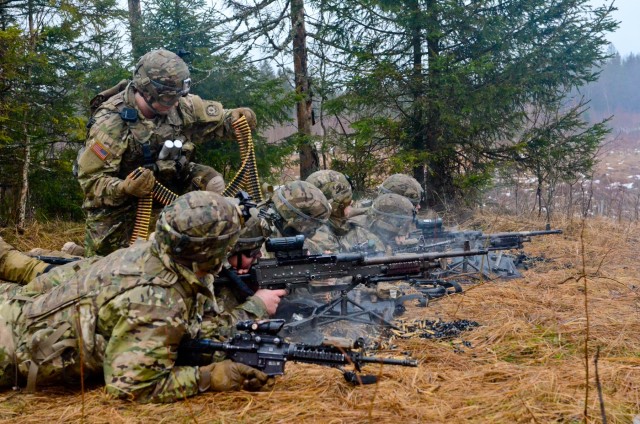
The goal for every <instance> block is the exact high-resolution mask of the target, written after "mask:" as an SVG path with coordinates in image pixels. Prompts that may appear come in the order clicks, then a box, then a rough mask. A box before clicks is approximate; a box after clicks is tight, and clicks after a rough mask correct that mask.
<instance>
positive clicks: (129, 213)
mask: <svg viewBox="0 0 640 424" xmlns="http://www.w3.org/2000/svg"><path fill="white" fill-rule="evenodd" d="M190 84H191V79H190V78H189V69H188V67H187V65H186V63H185V62H184V61H183V60H182V59H181V58H180V57H178V56H177V55H175V54H173V53H171V52H169V51H167V50H163V49H160V50H153V51H151V52H149V53H147V54H145V55H144V56H142V57H141V58H140V60H139V62H138V64H137V65H136V68H135V71H134V74H133V81H131V82H128V83H126V81H125V82H122V83H121V84H120V85H119V86H118V87H114V89H112V90H107V91H106V92H104V93H101V95H99V96H98V97H97V99H94V100H95V103H94V106H97V105H98V104H99V106H97V107H96V110H95V113H94V114H93V116H92V118H91V120H90V122H89V127H90V129H89V134H88V138H87V142H86V146H85V149H84V150H83V151H81V152H80V153H79V156H78V181H79V182H80V186H81V188H82V190H83V192H84V195H85V198H84V202H83V209H84V210H85V211H86V213H87V220H86V236H85V244H86V246H85V247H86V249H87V251H86V255H87V256H92V255H96V254H97V255H107V254H109V253H111V252H112V251H114V250H116V249H118V248H121V247H125V246H127V245H128V243H129V239H130V238H131V235H132V232H133V226H134V221H135V211H136V205H137V199H138V198H140V197H145V196H148V195H149V194H150V193H151V190H152V189H153V185H154V182H155V180H156V179H157V180H158V181H159V182H160V183H162V184H163V185H164V186H166V187H167V188H169V189H170V190H172V191H174V192H176V193H178V194H181V193H185V192H187V191H191V190H195V189H198V190H209V191H214V192H218V193H221V192H222V191H223V190H224V181H223V179H222V176H221V175H220V174H219V173H218V172H217V171H215V170H214V169H213V168H211V167H208V166H204V165H199V164H196V163H193V162H192V161H191V160H192V157H193V151H194V145H195V144H196V143H199V142H201V141H203V140H204V139H205V138H211V137H218V138H231V135H232V128H231V123H232V122H233V121H235V120H236V119H238V118H240V117H241V116H245V117H246V118H247V121H248V123H249V125H250V126H251V127H252V128H255V126H256V118H255V114H254V113H253V111H251V109H247V108H239V109H232V110H224V109H223V108H222V105H221V104H220V103H218V102H214V101H208V100H203V99H201V98H200V97H198V96H196V95H191V94H188V92H189V89H190ZM118 90H122V91H118ZM114 93H115V94H114ZM109 96H110V97H109ZM106 97H108V98H106ZM105 98H106V99H105ZM166 140H171V141H174V140H180V141H181V142H182V151H181V153H180V154H179V155H178V156H177V157H175V158H173V157H171V158H166V159H163V160H160V159H159V157H158V156H159V153H160V151H161V148H162V146H163V145H164V143H165V141H166ZM139 167H144V168H145V169H144V171H143V172H142V173H141V174H139V173H134V172H133V171H135V170H136V169H137V168H139ZM152 170H153V171H152Z"/></svg>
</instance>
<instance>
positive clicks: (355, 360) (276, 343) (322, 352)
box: [177, 319, 418, 384]
mask: <svg viewBox="0 0 640 424" xmlns="http://www.w3.org/2000/svg"><path fill="white" fill-rule="evenodd" d="M283 326H284V320H281V319H280V320H265V321H240V322H238V323H237V325H236V328H237V330H238V333H236V334H235V335H234V336H233V338H231V340H230V341H228V342H216V341H213V340H209V339H186V340H183V341H182V342H181V343H180V346H179V348H178V361H177V364H178V365H192V366H193V365H206V364H209V363H211V359H212V356H213V354H215V353H216V352H223V353H224V354H225V356H226V357H227V358H228V359H231V360H232V361H234V362H239V363H242V364H245V365H248V366H250V367H253V368H256V369H258V370H260V371H262V372H264V373H265V374H267V375H269V376H276V375H282V374H284V367H285V364H286V363H287V362H289V361H293V362H303V363H307V364H317V365H323V366H328V367H333V368H338V369H341V367H343V366H345V365H350V364H352V365H353V366H354V368H355V370H356V371H357V372H360V371H361V369H362V366H363V365H364V364H367V363H369V364H385V365H399V366H405V367H417V366H418V363H417V362H416V361H415V360H414V359H410V358H404V359H393V358H381V357H376V356H366V355H365V354H364V353H363V351H362V350H361V349H360V350H356V349H359V348H362V344H363V342H362V340H358V341H356V342H355V343H352V344H351V346H335V345H307V344H297V343H287V342H285V341H284V339H283V338H282V337H280V336H278V333H279V332H280V330H282V327H283ZM342 371H343V373H344V377H345V379H346V380H347V381H349V382H351V383H363V384H367V383H373V382H375V380H373V381H371V378H372V376H359V375H357V374H355V373H353V372H345V371H344V370H342Z"/></svg>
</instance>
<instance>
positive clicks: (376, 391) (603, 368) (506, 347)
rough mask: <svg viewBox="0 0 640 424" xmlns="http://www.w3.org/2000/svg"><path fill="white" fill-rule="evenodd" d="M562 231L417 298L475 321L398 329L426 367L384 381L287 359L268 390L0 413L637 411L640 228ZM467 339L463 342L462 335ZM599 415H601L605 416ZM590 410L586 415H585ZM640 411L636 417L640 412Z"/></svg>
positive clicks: (217, 415) (191, 417)
mask: <svg viewBox="0 0 640 424" xmlns="http://www.w3.org/2000/svg"><path fill="white" fill-rule="evenodd" d="M474 224H483V228H484V230H485V231H486V232H495V231H525V230H533V229H540V228H542V227H543V225H542V224H541V223H540V222H535V221H532V220H525V219H515V218H510V217H496V216H478V217H476V218H475V220H474V221H473V222H470V223H469V225H474ZM554 227H556V228H561V229H563V230H564V234H563V235H560V236H548V237H539V238H537V239H535V240H534V241H533V242H532V243H531V244H528V245H527V247H526V251H527V253H529V254H530V255H533V256H544V257H545V258H547V259H549V261H548V262H542V263H539V264H538V265H536V267H535V268H533V269H530V270H528V271H524V272H523V273H524V278H521V279H516V280H508V281H490V282H480V283H478V284H476V285H473V286H470V285H466V286H465V289H466V290H465V292H464V293H463V294H459V295H453V296H449V297H446V298H442V299H441V300H438V301H435V302H431V303H430V304H429V306H428V307H427V308H419V307H417V306H411V305H410V306H409V307H408V310H407V312H406V313H405V314H404V316H402V319H404V320H412V319H418V318H419V319H425V318H426V319H437V318H440V319H442V320H445V321H451V320H458V319H467V320H473V321H477V322H478V323H480V324H481V326H480V327H478V328H475V329H473V330H471V331H468V332H466V333H463V334H462V335H461V336H460V338H459V339H454V340H426V339H423V338H407V339H402V338H396V339H394V340H392V341H391V343H392V344H394V345H397V348H396V349H394V350H393V351H379V352H374V354H376V355H381V356H390V357H393V356H400V355H401V354H402V352H409V353H410V354H411V356H412V357H413V358H415V359H417V360H418V361H419V366H418V367H417V368H403V367H392V366H384V367H381V366H380V365H368V366H367V367H366V368H365V370H366V371H367V372H368V373H370V374H378V375H379V376H380V380H379V382H378V383H377V384H374V385H369V386H353V385H351V384H349V383H346V382H345V381H344V380H343V379H342V376H341V374H340V372H339V371H337V370H335V369H330V368H323V367H319V366H311V365H305V364H289V365H287V372H286V375H285V376H283V377H279V378H278V379H277V382H276V385H275V387H274V388H273V389H272V390H271V391H265V392H259V393H249V392H235V393H206V394H203V395H200V396H196V397H193V398H189V399H186V400H184V401H183V402H177V403H175V404H168V405H139V404H134V403H129V402H124V401H120V400H114V399H110V398H108V397H107V396H106V395H105V394H104V392H103V390H102V388H101V386H100V385H97V384H93V385H89V387H87V388H86V390H85V393H84V394H83V393H81V391H80V389H79V387H69V388H60V387H58V388H47V389H42V390H41V391H39V392H38V393H37V394H32V395H28V394H24V393H20V392H12V391H8V392H7V391H5V392H0V423H10V422H11V423H18V422H19V423H44V422H50V423H54V422H56V423H57V422H89V423H148V422H163V423H183V422H197V423H292V422H322V423H369V422H373V423H400V422H402V423H406V422H410V423H414V422H415V423H417V422H429V423H441V422H442V423H444V422H447V423H458V422H473V423H573V422H576V423H578V422H585V421H586V422H602V421H603V414H605V415H606V420H607V422H609V423H631V422H634V417H636V416H637V415H639V414H640V296H639V294H640V292H639V290H640V277H639V276H638V275H639V274H638V271H639V270H640V263H639V261H638V250H639V248H640V228H639V227H638V225H637V224H633V223H632V224H629V223H625V224H613V223H611V222H608V221H603V220H589V221H586V223H584V224H582V223H581V222H580V221H579V220H576V221H574V222H556V223H554ZM81 234H82V231H81V229H78V227H77V225H75V226H74V225H66V224H65V225H63V224H61V223H48V224H40V225H38V226H35V227H34V228H33V230H32V232H31V234H30V235H28V236H27V235H25V236H22V238H20V239H19V240H18V239H16V238H15V234H13V233H11V232H9V231H6V230H5V231H4V232H1V235H2V236H3V237H5V238H6V239H8V240H9V241H12V242H14V243H16V244H17V245H19V247H21V248H30V247H34V246H39V247H49V248H55V247H59V246H61V245H62V241H64V240H66V239H76V240H77V241H79V240H78V239H79V238H80V237H81ZM463 342H464V343H463ZM603 411H604V412H603ZM585 412H586V415H585ZM637 420H638V421H640V416H639V417H638V418H637Z"/></svg>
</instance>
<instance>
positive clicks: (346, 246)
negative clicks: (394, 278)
mask: <svg viewBox="0 0 640 424" xmlns="http://www.w3.org/2000/svg"><path fill="white" fill-rule="evenodd" d="M338 241H339V243H340V249H341V251H342V252H366V251H369V252H385V253H387V247H386V245H385V244H384V243H383V242H382V240H380V238H379V237H378V236H377V235H375V234H374V233H372V232H371V231H369V230H368V229H367V228H365V227H364V226H361V225H356V224H355V223H353V222H352V224H351V230H350V231H349V232H348V233H347V234H345V235H344V236H342V237H339V238H338Z"/></svg>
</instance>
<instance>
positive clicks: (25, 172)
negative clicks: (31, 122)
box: [16, 112, 31, 233]
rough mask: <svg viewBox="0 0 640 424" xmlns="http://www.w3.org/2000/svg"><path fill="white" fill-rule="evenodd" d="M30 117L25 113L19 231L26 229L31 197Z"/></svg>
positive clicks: (17, 225)
mask: <svg viewBox="0 0 640 424" xmlns="http://www.w3.org/2000/svg"><path fill="white" fill-rule="evenodd" d="M27 119H28V117H27V113H26V112H25V114H24V120H25V122H24V123H23V124H22V130H23V131H24V163H23V164H22V188H21V189H20V200H19V203H18V221H17V222H16V228H17V229H18V232H20V233H22V232H23V231H24V223H25V221H26V217H27V199H28V197H29V168H30V164H31V137H30V136H29V132H28V131H29V128H28V127H27V124H26V120H27Z"/></svg>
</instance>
